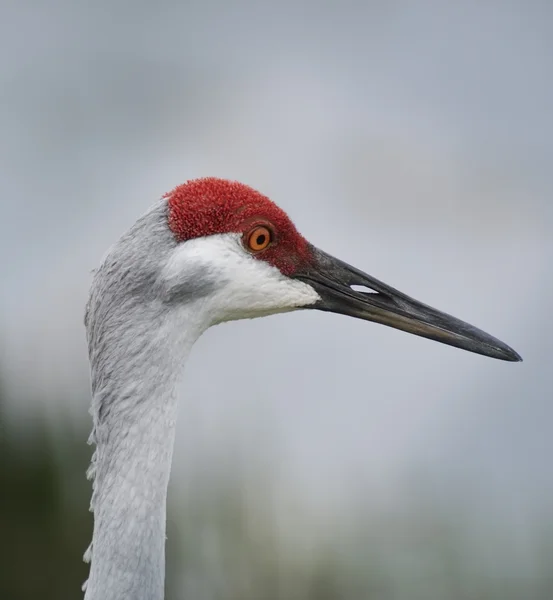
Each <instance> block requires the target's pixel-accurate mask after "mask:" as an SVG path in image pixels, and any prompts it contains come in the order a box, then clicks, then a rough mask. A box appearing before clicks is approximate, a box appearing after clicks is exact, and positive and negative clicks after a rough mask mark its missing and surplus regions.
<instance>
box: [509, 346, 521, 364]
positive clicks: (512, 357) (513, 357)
mask: <svg viewBox="0 0 553 600" xmlns="http://www.w3.org/2000/svg"><path fill="white" fill-rule="evenodd" d="M507 356H508V358H507V359H506V360H508V361H509V362H523V360H522V356H521V355H520V354H519V353H518V352H515V351H514V350H513V349H512V348H509V353H508V355H507Z"/></svg>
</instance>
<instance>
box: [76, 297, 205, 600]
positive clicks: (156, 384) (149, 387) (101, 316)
mask: <svg viewBox="0 0 553 600" xmlns="http://www.w3.org/2000/svg"><path fill="white" fill-rule="evenodd" d="M106 300H107V301H108V304H110V306H107V307H106V306H104V304H105V302H106ZM194 315H195V311H194V306H193V304H189V305H183V306H181V307H179V308H175V307H171V308H167V307H164V306H162V305H159V303H156V302H152V303H151V304H150V305H148V304H136V305H132V303H131V304H129V303H122V302H113V303H112V302H110V299H109V294H105V293H104V294H103V299H102V302H100V303H98V305H97V306H89V314H88V317H87V328H88V333H89V353H90V362H91V373H92V388H93V400H92V408H91V413H92V417H93V422H94V428H93V432H92V435H91V441H92V442H94V443H95V444H96V451H95V454H94V457H93V461H92V464H91V467H90V470H89V474H90V477H91V478H92V479H93V496H92V502H91V509H92V511H93V512H94V532H93V538H92V544H91V546H90V548H89V550H88V551H87V554H86V555H85V559H88V560H91V568H90V576H89V580H88V582H87V584H86V593H85V600H162V599H163V597H164V582H165V530H166V525H165V523H166V500H167V488H168V483H169V476H170V471H171V461H172V454H173V445H174V439H175V424H176V413H177V394H176V387H177V384H178V382H179V378H180V374H181V373H182V371H183V364H184V362H185V360H186V358H187V356H188V353H189V351H190V349H191V347H192V345H193V343H194V341H195V340H196V339H197V338H198V336H199V335H200V334H201V328H199V327H198V324H197V323H196V320H195V319H194Z"/></svg>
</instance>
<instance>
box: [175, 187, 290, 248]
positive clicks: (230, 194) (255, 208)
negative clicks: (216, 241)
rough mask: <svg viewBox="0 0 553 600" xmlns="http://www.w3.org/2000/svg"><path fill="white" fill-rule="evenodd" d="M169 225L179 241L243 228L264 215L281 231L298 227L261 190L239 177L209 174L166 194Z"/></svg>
mask: <svg viewBox="0 0 553 600" xmlns="http://www.w3.org/2000/svg"><path fill="white" fill-rule="evenodd" d="M166 198H167V202H168V204H169V226H170V228H171V230H172V231H173V233H174V234H175V236H176V237H177V239H178V240H179V241H184V240H190V239H193V238H197V237H203V236H208V235H214V234H217V233H230V232H239V231H242V230H243V228H244V227H245V226H247V225H248V224H249V222H250V221H251V220H252V219H253V218H255V217H260V218H265V219H268V220H269V221H271V222H272V223H274V224H275V226H276V227H278V228H279V229H281V228H282V230H283V231H282V232H280V231H279V233H296V234H297V231H296V229H295V227H294V225H293V224H292V222H291V221H290V219H289V217H288V216H287V215H286V213H285V212H284V211H283V210H282V209H280V208H279V207H278V206H277V205H276V204H275V203H274V202H272V201H271V200H269V198H267V196H264V195H263V194H261V193H260V192H258V191H256V190H254V189H253V188H251V187H249V186H247V185H244V184H243V183H239V182H237V181H228V180H225V179H216V178H214V177H208V178H204V179H195V180H193V181H188V182H187V183H184V184H182V185H180V186H178V187H176V188H175V189H174V190H172V191H171V192H169V193H168V194H166Z"/></svg>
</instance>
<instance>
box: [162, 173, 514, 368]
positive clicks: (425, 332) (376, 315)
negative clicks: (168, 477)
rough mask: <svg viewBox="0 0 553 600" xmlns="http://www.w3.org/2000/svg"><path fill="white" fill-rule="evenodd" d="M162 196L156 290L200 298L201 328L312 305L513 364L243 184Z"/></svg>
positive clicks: (498, 347) (194, 186)
mask: <svg viewBox="0 0 553 600" xmlns="http://www.w3.org/2000/svg"><path fill="white" fill-rule="evenodd" d="M166 201H167V205H168V224H169V228H170V229H171V231H172V233H173V235H174V237H175V239H176V241H177V244H176V246H175V248H174V249H173V251H172V253H171V255H170V257H169V260H168V261H167V263H166V264H165V265H164V268H163V275H162V279H163V282H164V287H165V289H166V292H167V294H168V295H169V296H170V297H171V298H174V299H176V300H177V301H178V299H179V298H183V299H190V298H193V299H194V300H197V301H198V302H200V305H201V310H202V311H203V313H204V315H205V319H206V326H209V325H213V324H216V323H220V322H223V321H230V320H235V319H243V318H252V317H259V316H265V315H270V314H275V313H279V312H287V311H291V310H297V309H317V310H322V311H329V312H334V313H340V314H343V315H348V316H352V317H356V318H359V319H364V320H366V321H373V322H376V323H381V324H384V325H387V326H389V327H394V328H396V329H401V330H403V331H406V332H408V333H412V334H415V335H418V336H422V337H426V338H429V339H431V340H435V341H438V342H441V343H444V344H448V345H450V346H455V347H457V348H462V349H464V350H468V351H470V352H475V353H478V354H483V355H485V356H490V357H493V358H498V359H501V360H506V361H520V360H522V359H521V357H520V356H519V355H518V354H517V353H516V352H515V351H514V350H513V349H512V348H510V347H509V346H507V345H506V344H504V343H503V342H501V341H499V340H498V339H496V338H494V337H492V336H491V335H489V334H487V333H485V332H483V331H481V330H480V329H477V328H476V327H473V326H472V325H469V324H468V323H465V322H463V321H461V320H459V319H457V318H455V317H452V316H450V315H447V314H445V313H443V312H440V311H438V310H436V309H434V308H431V307H430V306H427V305H425V304H423V303H421V302H419V301H417V300H414V299H413V298H410V297H409V296H407V295H406V294H404V293H402V292H399V291H398V290H396V289H394V288H392V287H390V286H389V285H387V284H385V283H382V282H381V281H379V280H377V279H375V278H374V277H371V276H370V275H368V274H366V273H364V272H362V271H360V270H358V269H356V268H355V267H352V266H350V265H348V264H347V263H345V262H342V261H341V260H338V259H337V258H334V257H332V256H330V255H329V254H326V253H325V252H323V251H321V250H319V249H318V248H316V247H315V246H313V245H312V244H310V243H309V242H308V241H307V240H306V239H305V238H304V237H303V236H302V235H301V234H300V233H299V232H298V231H297V229H296V228H295V226H294V225H293V223H292V221H291V220H290V218H289V217H288V216H287V215H286V213H285V212H284V211H283V210H281V209H280V208H279V207H278V206H276V205H275V204H274V203H273V202H272V201H271V200H269V198H267V197H266V196H264V195H263V194H261V193H259V192H258V191H256V190H254V189H252V188H251V187H249V186H246V185H244V184H241V183H238V182H234V181H228V180H224V179H217V178H204V179H196V180H193V181H189V182H187V183H185V184H183V185H181V186H178V187H176V188H175V189H174V190H172V191H171V192H169V193H168V194H166ZM359 287H362V288H363V291H360V290H359V289H356V288H359Z"/></svg>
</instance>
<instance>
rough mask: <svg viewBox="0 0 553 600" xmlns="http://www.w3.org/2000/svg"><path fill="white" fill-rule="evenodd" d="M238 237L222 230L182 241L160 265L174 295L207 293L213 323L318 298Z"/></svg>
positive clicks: (284, 308) (286, 308)
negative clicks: (251, 253)
mask: <svg viewBox="0 0 553 600" xmlns="http://www.w3.org/2000/svg"><path fill="white" fill-rule="evenodd" d="M240 238H241V236H240V234H238V233H224V234H217V235H212V236H209V237H204V238H196V239H193V240H189V241H187V242H182V243H181V244H179V246H177V247H176V248H175V250H174V251H173V252H172V254H171V256H170V257H169V260H168V261H167V264H166V265H165V267H164V268H163V270H162V275H161V277H162V281H163V285H164V287H165V288H166V289H167V290H170V291H171V293H172V294H173V295H174V296H175V297H176V298H179V297H182V298H183V299H184V298H186V299H189V300H194V299H196V298H199V297H203V298H205V299H206V304H207V305H208V306H209V312H210V313H211V316H210V320H213V321H215V322H220V321H226V320H230V319H233V320H234V319H241V318H252V317H255V316H262V315H268V314H273V313H278V312H283V311H289V310H294V309H296V308H301V307H304V306H309V305H312V304H314V303H315V302H317V301H318V300H320V297H319V295H318V294H317V292H316V291H315V290H314V289H313V288H312V287H311V286H310V285H308V284H306V283H304V282H302V281H298V280H295V279H291V278H289V277H286V276H285V275H283V274H282V273H281V272H280V271H279V270H278V269H277V268H276V267H274V266H272V265H269V264H268V263H266V262H265V261H263V260H259V259H256V258H253V257H252V256H251V255H250V254H249V253H248V252H247V251H246V250H245V249H244V248H243V246H242V243H241V241H240ZM206 308H207V307H206Z"/></svg>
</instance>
